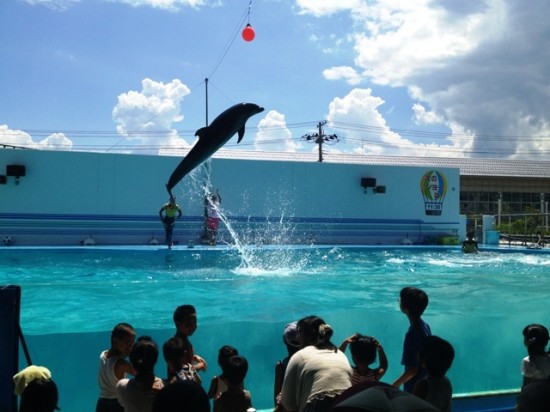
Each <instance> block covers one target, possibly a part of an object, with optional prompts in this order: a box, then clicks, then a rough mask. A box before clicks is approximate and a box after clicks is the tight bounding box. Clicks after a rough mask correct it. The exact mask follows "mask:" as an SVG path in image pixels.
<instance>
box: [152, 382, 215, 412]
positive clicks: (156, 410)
mask: <svg viewBox="0 0 550 412" xmlns="http://www.w3.org/2000/svg"><path fill="white" fill-rule="evenodd" d="M181 411H185V412H210V401H209V400H208V396H207V395H206V392H205V391H204V389H203V388H202V386H201V385H199V384H198V383H197V382H193V381H177V382H174V383H171V384H170V385H166V386H165V387H164V388H162V389H161V390H160V392H159V393H158V394H157V396H155V400H154V401H153V412H181Z"/></svg>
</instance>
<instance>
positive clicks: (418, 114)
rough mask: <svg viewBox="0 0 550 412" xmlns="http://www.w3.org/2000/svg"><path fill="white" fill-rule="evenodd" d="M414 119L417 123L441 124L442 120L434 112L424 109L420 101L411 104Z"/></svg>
mask: <svg viewBox="0 0 550 412" xmlns="http://www.w3.org/2000/svg"><path fill="white" fill-rule="evenodd" d="M412 109H413V113H414V121H415V123H416V124H419V125H427V124H442V123H444V120H443V119H442V118H441V116H438V115H437V114H436V113H434V112H432V111H429V110H426V108H425V107H424V106H423V105H421V104H420V103H415V104H413V107H412Z"/></svg>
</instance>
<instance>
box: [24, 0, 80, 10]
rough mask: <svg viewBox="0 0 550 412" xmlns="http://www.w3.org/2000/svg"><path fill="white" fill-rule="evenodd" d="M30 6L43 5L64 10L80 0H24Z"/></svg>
mask: <svg viewBox="0 0 550 412" xmlns="http://www.w3.org/2000/svg"><path fill="white" fill-rule="evenodd" d="M23 1H24V2H25V3H27V4H29V5H30V6H43V7H47V8H48V9H52V10H59V11H64V10H67V9H68V8H69V7H71V6H74V5H75V4H78V3H80V0H23Z"/></svg>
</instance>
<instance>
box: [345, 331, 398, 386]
mask: <svg viewBox="0 0 550 412" xmlns="http://www.w3.org/2000/svg"><path fill="white" fill-rule="evenodd" d="M348 345H349V347H350V352H351V358H352V360H353V363H354V364H355V366H353V375H352V377H351V384H352V385H355V384H357V383H361V382H373V381H379V380H380V379H381V378H382V376H384V374H385V373H386V371H387V370H388V358H387V357H386V353H385V352H384V348H383V347H382V345H380V343H379V342H378V341H377V340H376V338H374V337H372V336H364V335H361V334H359V333H356V334H355V335H352V336H350V337H349V338H347V339H346V340H345V341H344V342H342V344H341V345H340V350H341V351H342V352H345V351H346V348H347V347H348ZM376 352H378V356H379V362H380V365H378V367H376V368H374V369H371V368H370V365H371V364H373V363H374V361H375V360H376Z"/></svg>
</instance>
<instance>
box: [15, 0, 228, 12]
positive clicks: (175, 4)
mask: <svg viewBox="0 0 550 412" xmlns="http://www.w3.org/2000/svg"><path fill="white" fill-rule="evenodd" d="M22 1H24V2H25V3H27V4H29V5H31V6H43V7H47V8H49V9H52V10H59V11H64V10H67V9H68V8H69V7H72V6H74V5H76V4H78V3H80V2H81V0H22ZM110 1H111V2H112V3H123V4H127V5H129V6H132V7H152V8H155V9H163V10H168V11H178V10H180V9H181V8H182V7H193V8H198V7H200V6H205V5H207V4H209V3H211V4H213V5H216V4H220V0H215V1H210V2H209V1H208V0H110Z"/></svg>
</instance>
